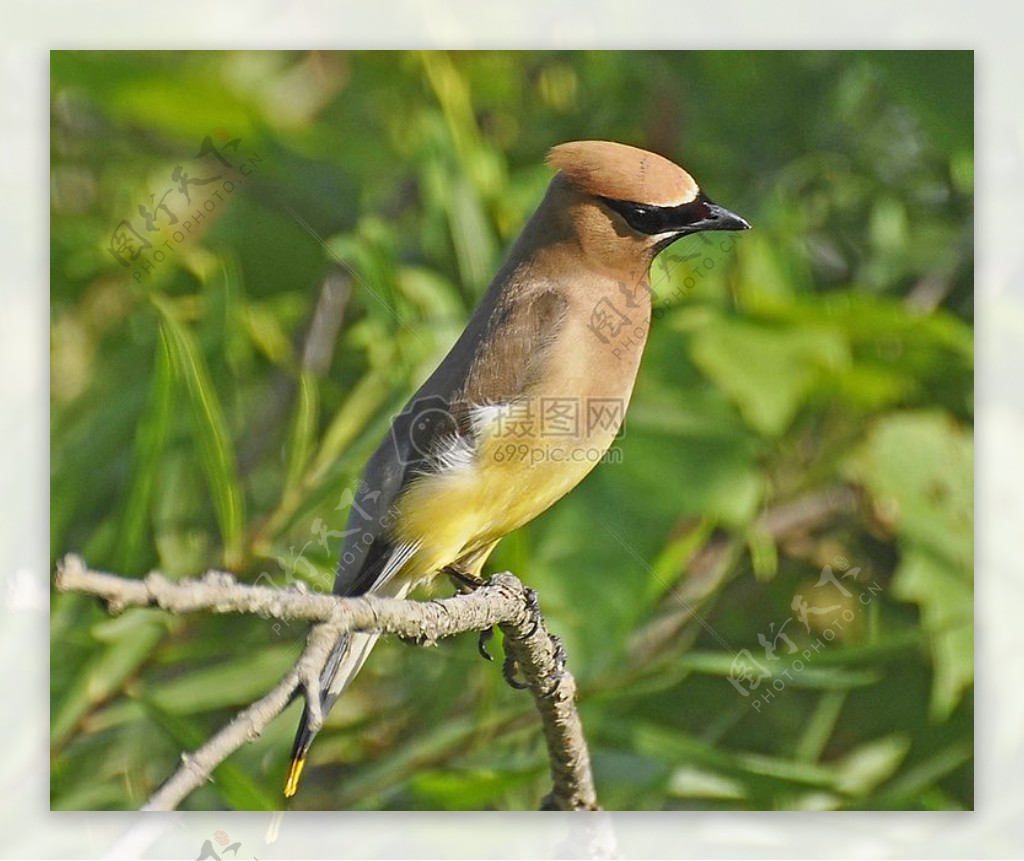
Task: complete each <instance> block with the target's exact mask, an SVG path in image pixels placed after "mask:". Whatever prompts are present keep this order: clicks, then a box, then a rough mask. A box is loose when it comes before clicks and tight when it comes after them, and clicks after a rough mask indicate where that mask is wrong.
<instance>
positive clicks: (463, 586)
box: [443, 565, 487, 595]
mask: <svg viewBox="0 0 1024 861" xmlns="http://www.w3.org/2000/svg"><path fill="white" fill-rule="evenodd" d="M443 571H444V573H445V574H447V575H448V579H449V580H451V581H452V584H453V585H454V586H455V588H456V590H458V592H459V593H460V594H462V595H468V594H469V593H470V592H473V591H475V590H476V589H479V588H480V587H481V586H483V585H484V584H485V583H486V582H487V581H486V580H484V578H483V577H478V576H477V575H476V574H471V573H470V572H469V571H465V570H463V569H461V568H456V567H455V566H454V565H448V566H447V567H445V568H444V569H443Z"/></svg>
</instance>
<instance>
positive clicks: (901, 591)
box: [893, 550, 974, 720]
mask: <svg viewBox="0 0 1024 861" xmlns="http://www.w3.org/2000/svg"><path fill="white" fill-rule="evenodd" d="M893 595H895V597H897V598H899V599H901V600H903V601H913V602H914V603H916V604H918V605H919V606H920V607H921V614H922V616H923V621H924V629H925V631H926V632H927V634H928V638H929V641H928V644H929V650H930V652H931V656H932V663H933V664H934V666H935V680H934V682H933V684H932V696H931V713H932V716H933V717H934V718H936V719H938V720H945V719H946V718H947V717H949V715H950V713H951V712H952V711H953V709H954V708H955V707H956V705H957V703H958V702H960V698H961V697H962V696H963V694H964V692H965V691H966V690H967V689H968V688H970V686H971V684H972V683H973V682H974V589H973V582H972V581H971V580H969V579H967V578H965V577H964V576H963V572H962V571H960V570H958V569H956V568H953V567H951V566H950V565H949V564H948V563H947V562H945V561H943V560H939V559H937V558H936V557H934V556H932V555H931V554H929V553H926V552H923V551H920V550H911V551H909V552H908V553H906V554H905V555H904V557H903V561H902V562H901V563H900V567H899V570H898V571H897V572H896V579H895V581H894V583H893Z"/></svg>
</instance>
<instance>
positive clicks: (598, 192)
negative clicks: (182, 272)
mask: <svg viewBox="0 0 1024 861" xmlns="http://www.w3.org/2000/svg"><path fill="white" fill-rule="evenodd" d="M547 161H548V164H549V165H550V166H551V167H553V168H555V169H556V170H557V171H558V172H557V173H556V174H555V176H554V178H553V179H552V181H551V184H550V186H549V187H548V190H547V193H546V195H545V196H544V199H543V201H542V202H541V204H540V206H539V207H538V208H537V211H536V212H535V213H534V214H533V217H532V218H531V219H530V220H529V222H528V223H527V224H526V226H525V227H524V228H523V231H522V234H521V235H520V236H519V239H518V240H517V241H516V243H515V245H514V246H513V248H512V251H511V253H510V254H509V256H508V259H507V260H506V262H505V264H504V266H503V267H502V268H501V270H500V271H499V272H498V274H497V276H496V277H495V279H494V281H493V283H492V284H491V286H490V288H489V289H488V290H487V292H486V294H485V295H484V297H483V299H482V301H481V302H480V305H479V307H477V309H476V311H475V313H474V314H473V316H472V317H471V318H470V320H469V324H468V325H467V326H466V330H465V331H464V332H463V333H462V335H461V337H459V339H458V341H456V342H455V346H453V347H452V349H451V351H450V352H449V353H448V355H447V356H446V357H445V358H444V360H443V361H442V362H441V364H440V366H439V367H438V368H437V370H436V371H434V373H433V374H431V375H430V377H429V379H428V380H427V381H426V382H425V383H424V384H423V385H422V386H421V387H420V389H419V391H417V392H416V394H414V395H413V396H412V398H411V400H410V401H409V403H408V404H407V405H406V407H405V409H404V410H403V411H402V412H401V413H400V414H399V415H398V416H397V418H395V420H394V422H393V423H392V426H391V431H390V434H389V437H388V438H387V439H385V440H384V442H383V443H382V444H381V446H380V447H379V448H378V449H377V451H376V452H375V453H374V454H373V456H372V457H371V458H370V461H369V463H368V464H367V466H366V470H365V472H364V473H363V477H362V481H361V482H360V484H359V487H360V490H359V492H358V493H357V494H356V498H355V502H354V504H353V506H352V509H351V511H350V513H349V518H348V523H347V528H346V532H345V536H346V537H345V540H344V544H343V546H342V549H341V556H340V560H339V563H338V568H337V577H336V580H335V584H334V592H335V594H337V595H342V596H350V595H362V594H365V593H368V592H373V593H376V594H380V595H386V596H394V597H405V595H406V594H407V593H408V592H409V590H410V589H412V588H413V587H414V586H416V585H417V584H419V583H422V582H424V581H426V580H429V579H431V578H433V577H434V576H435V575H437V574H438V573H440V572H445V573H448V574H449V575H450V576H452V577H453V579H456V580H457V581H461V583H463V584H473V583H479V582H480V570H481V567H482V566H483V564H484V562H485V561H486V559H487V557H488V555H489V554H490V553H491V551H492V550H493V549H494V546H495V545H496V544H497V543H498V541H499V540H500V539H501V538H502V537H503V536H505V535H507V534H508V533H509V532H512V531H513V530H514V529H517V528H519V527H520V526H522V525H523V524H524V523H527V522H529V521H530V520H532V519H533V518H535V517H536V516H537V515H538V514H540V513H541V512H542V511H544V510H545V509H547V508H548V507H549V506H551V505H552V504H553V503H554V502H556V501H557V500H558V499H560V498H561V497H562V496H564V495H565V494H566V493H568V492H569V491H570V490H572V488H574V487H575V486H576V485H577V484H579V483H580V481H582V480H583V478H584V477H585V476H586V475H587V473H589V472H590V470H591V469H593V467H594V466H595V465H596V463H597V462H598V461H599V460H600V459H601V456H602V455H603V454H604V453H605V452H606V451H607V449H608V448H609V446H610V445H611V444H612V442H613V440H614V438H615V436H616V434H617V433H618V430H619V426H620V425H621V423H622V419H623V416H624V412H625V408H626V405H627V403H628V402H629V397H630V394H631V393H632V391H633V382H634V380H635V379H636V374H637V368H638V367H639V364H640V356H641V353H642V352H643V346H644V343H645V341H646V338H647V330H648V326H649V324H650V318H651V302H650V298H649V291H650V284H649V270H650V266H651V262H652V260H653V259H654V256H655V255H656V254H657V253H658V252H659V251H661V250H662V249H663V248H665V247H667V246H668V245H670V244H671V243H673V242H675V241H676V240H677V239H679V238H680V237H683V236H687V235H689V234H691V233H697V232H698V231H702V230H746V229H747V228H748V227H749V226H750V225H749V224H747V222H746V221H744V220H743V219H742V218H740V217H739V216H738V215H734V214H733V213H731V212H729V211H728V210H726V209H723V208H722V207H720V206H718V205H717V204H715V203H712V202H711V201H710V200H709V199H708V198H707V197H706V196H705V195H704V194H703V193H702V192H701V190H700V188H699V187H698V185H697V183H696V182H695V181H694V180H693V178H692V177H691V176H690V175H689V174H688V173H686V171H684V170H683V169H682V168H680V167H678V166H677V165H675V164H673V163H672V162H671V161H669V160H668V159H665V158H663V157H662V156H660V155H655V154H654V153H651V152H646V151H645V150H642V149H637V148H635V147H631V146H625V145H623V144H618V143H611V142H608V141H576V142H573V143H565V144H561V145H560V146H556V147H554V148H553V149H552V150H551V152H550V153H549V154H548V159H547ZM377 636H378V635H377V634H373V633H354V634H348V635H346V636H345V637H343V638H342V639H341V641H340V642H339V643H338V644H337V645H336V647H335V648H334V650H333V652H332V654H331V657H330V659H329V661H328V663H327V666H326V668H325V670H324V672H323V676H322V679H321V681H322V686H323V690H324V694H323V700H322V712H323V714H324V715H326V714H327V712H328V710H329V709H330V708H331V706H332V705H333V704H334V702H335V701H336V700H337V698H338V696H339V695H340V694H341V692H342V691H343V690H344V689H345V687H346V686H347V685H348V684H349V682H350V681H351V680H352V678H353V677H354V676H355V675H356V673H357V672H358V671H359V668H360V667H361V666H362V665H363V662H364V661H365V660H366V657H367V655H368V654H369V652H370V649H371V648H372V647H373V645H374V643H375V642H376V640H377ZM315 733H316V731H315V730H313V729H311V728H310V726H309V716H308V710H304V711H303V715H302V720H301V723H300V724H299V730H298V733H297V735H296V738H295V746H294V749H293V752H292V761H291V767H290V769H289V771H288V776H287V780H286V783H285V788H284V793H285V796H287V797H290V796H292V795H294V794H295V792H296V790H297V788H298V782H299V777H300V775H301V773H302V767H303V764H304V762H305V757H306V753H307V751H308V750H309V746H310V744H311V742H312V740H313V737H314V735H315Z"/></svg>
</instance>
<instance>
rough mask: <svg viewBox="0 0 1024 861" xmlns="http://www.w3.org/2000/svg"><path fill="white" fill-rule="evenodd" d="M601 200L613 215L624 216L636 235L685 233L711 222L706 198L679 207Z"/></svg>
mask: <svg viewBox="0 0 1024 861" xmlns="http://www.w3.org/2000/svg"><path fill="white" fill-rule="evenodd" d="M600 200H601V201H602V202H603V203H604V204H605V206H607V207H608V208H609V209H611V210H612V211H613V212H616V213H618V214H619V215H621V216H622V218H623V220H624V221H625V222H626V224H628V225H629V226H630V227H632V228H633V229H634V230H635V231H636V232H637V233H643V234H646V235H647V236H657V235H658V234H661V233H670V232H675V231H678V232H685V231H686V229H687V228H688V227H689V226H690V225H693V224H696V223H697V222H699V221H701V220H703V219H705V218H708V217H709V212H710V210H709V209H708V206H707V204H706V203H705V198H704V197H703V195H702V196H700V197H698V198H697V199H695V200H693V201H691V202H690V203H684V204H680V205H679V206H651V205H650V204H644V203H633V202H632V201H629V200H616V199H615V198H612V197H602V198H600Z"/></svg>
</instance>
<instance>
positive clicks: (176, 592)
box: [55, 555, 598, 810]
mask: <svg viewBox="0 0 1024 861" xmlns="http://www.w3.org/2000/svg"><path fill="white" fill-rule="evenodd" d="M55 585H56V587H57V589H58V590H60V591H63V592H84V593H87V594H91V595H96V596H98V597H100V598H102V599H103V600H104V601H106V603H107V605H108V608H109V609H110V611H111V612H120V611H121V610H123V609H124V608H126V607H132V606H135V607H152V606H156V607H160V608H162V609H164V610H167V611H168V612H171V613H190V612H198V611H205V612H210V613H246V614H252V615H257V616H260V617H261V618H264V619H268V618H273V619H282V620H285V621H291V620H296V619H300V620H306V621H309V622H312V623H314V624H313V628H312V629H311V631H310V633H309V636H308V638H307V641H306V647H305V649H304V650H303V652H302V654H301V655H300V657H299V659H298V661H297V662H296V663H295V665H294V666H293V667H292V668H291V669H290V670H289V671H288V672H287V673H286V674H285V676H284V677H283V678H282V679H281V681H280V682H278V684H277V685H275V686H274V687H273V688H272V689H271V690H270V691H269V692H268V693H267V694H266V695H265V696H264V697H262V698H261V699H259V700H257V701H256V702H254V703H253V704H252V705H250V706H248V707H247V708H245V709H243V710H242V711H241V712H239V713H238V715H236V716H235V718H234V719H233V720H232V721H231V722H230V723H229V724H228V725H227V726H225V727H224V728H223V729H221V730H220V731H219V732H217V733H216V734H215V735H214V736H212V737H211V738H210V739H209V740H208V741H207V742H206V743H205V744H204V745H202V746H201V747H200V748H198V749H197V750H196V751H194V752H192V753H183V754H182V764H181V766H180V767H179V768H178V770H177V771H176V772H175V773H174V774H173V775H172V776H171V777H170V778H169V779H168V780H167V782H166V783H164V784H163V786H161V787H160V789H158V790H157V791H156V792H155V793H154V794H153V796H152V797H151V798H150V799H149V801H148V802H147V803H146V805H145V806H144V807H143V810H173V809H174V808H176V807H177V806H178V804H180V803H181V801H182V800H183V799H184V798H185V797H186V796H187V795H188V794H189V793H190V792H192V790H194V789H196V788H197V787H198V786H200V785H201V784H202V783H203V782H204V781H206V780H209V779H210V775H211V774H212V772H213V770H214V769H215V768H216V767H217V766H218V765H219V764H220V763H221V762H223V761H224V760H225V759H226V758H227V757H228V756H229V755H230V754H231V753H233V752H234V751H235V750H237V749H238V748H240V747H241V746H242V745H243V744H245V743H247V742H250V741H253V740H254V739H256V738H257V737H258V736H259V735H260V734H261V733H262V732H263V731H264V729H266V727H267V725H268V724H269V723H270V722H271V721H272V720H273V719H274V718H275V717H276V716H277V715H278V714H280V713H281V712H282V711H283V710H284V709H285V707H286V706H287V705H288V703H289V702H291V700H292V698H293V697H294V695H295V693H296V692H297V691H299V690H301V691H302V692H303V693H304V695H305V697H306V702H307V704H308V705H309V707H310V717H311V719H312V720H313V721H314V723H315V724H316V725H318V724H319V723H320V721H321V719H322V717H321V715H320V714H319V704H320V674H321V671H322V670H323V667H324V665H325V664H326V662H327V658H328V655H329V654H330V651H331V648H332V646H333V645H334V643H335V642H336V641H337V639H338V637H339V636H340V635H341V634H344V633H348V632H352V631H379V632H380V633H382V634H396V635H398V636H400V637H402V638H403V639H407V640H412V641H414V642H416V643H417V644H419V645H430V644H433V643H435V642H436V641H437V640H439V639H441V638H442V637H450V636H452V635H454V634H461V633H465V632H467V631H483V630H486V629H487V628H490V627H492V626H495V625H498V626H500V627H501V628H502V630H503V631H504V633H505V643H506V651H507V654H508V656H509V660H510V661H513V662H514V663H515V664H516V665H518V668H519V669H520V671H521V672H522V675H523V677H524V679H525V682H526V684H525V685H524V686H525V687H528V688H529V690H530V692H531V693H532V695H533V698H534V702H535V704H536V706H537V711H538V713H539V714H540V718H541V722H542V724H543V728H544V737H545V740H546V742H547V747H548V758H549V760H550V764H551V775H552V780H553V783H554V788H553V790H552V792H551V794H550V795H549V796H547V798H545V800H544V803H543V806H544V807H545V808H552V809H560V810H595V809H598V807H597V797H596V793H595V791H594V782H593V776H592V774H591V770H590V756H589V753H588V750H587V744H586V738H585V737H584V735H583V729H582V724H581V723H580V719H579V714H578V712H577V710H576V702H575V700H576V683H575V680H574V679H573V677H572V675H571V674H570V673H569V672H568V671H567V670H565V669H564V663H565V654H564V652H563V650H562V647H561V643H560V642H559V641H558V639H557V638H556V637H553V636H552V635H551V634H549V633H548V631H547V628H546V627H545V624H544V620H543V618H542V617H541V615H540V610H539V607H538V606H537V601H536V594H535V593H534V592H533V591H532V590H530V589H526V588H525V587H524V586H523V584H522V583H521V582H520V581H519V579H518V578H517V577H515V575H513V574H511V573H508V572H503V573H500V574H495V575H494V576H493V577H492V578H491V579H490V580H489V581H488V582H487V583H486V584H485V585H484V586H481V587H480V588H479V589H476V590H475V591H473V592H471V593H469V594H466V595H457V596H455V597H454V598H443V599H438V600H434V601H422V602H421V601H405V600H396V599H392V598H380V597H377V596H374V595H365V596H361V597H358V598H338V597H335V596H328V595H318V594H310V593H308V592H305V591H302V590H300V589H295V588H292V589H287V590H283V589H271V588H267V587H262V586H249V585H247V584H243V583H238V582H236V581H235V579H234V577H232V576H231V575H230V574H225V573H223V572H216V571H211V572H209V573H207V574H206V575H205V576H203V577H202V578H200V579H196V580H180V581H176V582H172V581H170V580H168V579H167V578H165V577H163V576H162V575H160V574H157V573H152V574H150V575H148V576H147V577H146V578H144V579H142V580H134V579H128V578H124V577H119V576H116V575H113V574H106V573H102V572H99V571H92V570H90V569H88V568H87V567H86V566H85V563H84V562H83V561H82V560H81V558H79V557H78V556H74V555H69V556H66V557H65V558H64V559H63V560H62V561H61V562H60V563H59V564H58V568H57V576H56V579H55Z"/></svg>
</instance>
